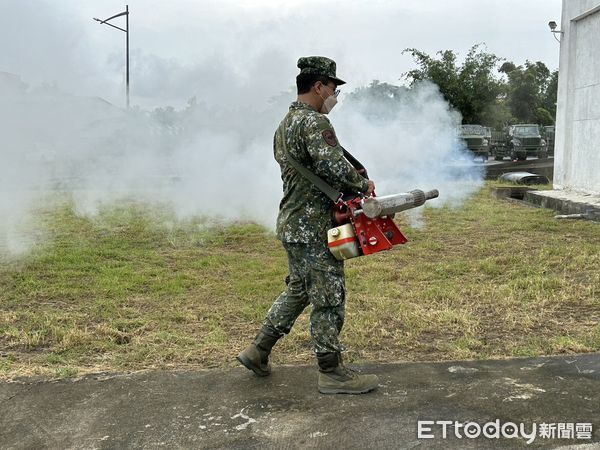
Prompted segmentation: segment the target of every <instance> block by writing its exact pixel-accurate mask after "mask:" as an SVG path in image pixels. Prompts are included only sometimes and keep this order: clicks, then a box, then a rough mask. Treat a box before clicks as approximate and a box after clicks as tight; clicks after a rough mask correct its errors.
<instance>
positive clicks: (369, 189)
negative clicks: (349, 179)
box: [366, 180, 375, 197]
mask: <svg viewBox="0 0 600 450" xmlns="http://www.w3.org/2000/svg"><path fill="white" fill-rule="evenodd" d="M368 186H369V188H368V189H367V192H366V196H367V197H369V196H370V195H371V194H372V193H373V192H374V191H375V183H374V182H373V180H369V181H368Z"/></svg>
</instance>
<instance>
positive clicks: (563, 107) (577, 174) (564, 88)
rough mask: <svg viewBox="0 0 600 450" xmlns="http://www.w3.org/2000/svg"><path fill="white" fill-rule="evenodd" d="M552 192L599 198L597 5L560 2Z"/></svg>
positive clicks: (597, 1)
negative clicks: (554, 190) (574, 192)
mask: <svg viewBox="0 0 600 450" xmlns="http://www.w3.org/2000/svg"><path fill="white" fill-rule="evenodd" d="M560 26H561V30H562V31H563V32H564V33H563V34H562V35H561V36H560V38H561V44H560V67H559V80H558V103H557V112H556V146H555V156H554V187H555V188H557V189H574V190H579V191H586V192H591V193H595V194H600V0H563V11H562V20H561V24H560Z"/></svg>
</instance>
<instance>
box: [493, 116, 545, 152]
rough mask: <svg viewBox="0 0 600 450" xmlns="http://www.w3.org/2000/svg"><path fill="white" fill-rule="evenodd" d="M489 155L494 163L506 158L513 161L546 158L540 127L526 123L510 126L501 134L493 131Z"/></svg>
mask: <svg viewBox="0 0 600 450" xmlns="http://www.w3.org/2000/svg"><path fill="white" fill-rule="evenodd" d="M491 153H492V155H493V156H494V159H495V160H496V161H501V160H503V159H504V158H505V157H507V156H508V157H510V159H512V160H513V161H516V160H519V161H524V160H526V159H527V157H528V156H535V157H538V158H547V157H548V147H547V145H546V141H545V140H544V139H543V138H542V135H541V133H540V127H538V126H537V125H535V124H528V123H526V124H517V125H511V126H509V127H508V128H506V129H505V130H504V131H501V132H497V131H493V132H492V139H491Z"/></svg>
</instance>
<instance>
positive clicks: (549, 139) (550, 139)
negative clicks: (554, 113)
mask: <svg viewBox="0 0 600 450" xmlns="http://www.w3.org/2000/svg"><path fill="white" fill-rule="evenodd" d="M554 132H555V129H554V125H551V126H547V127H544V140H545V141H546V148H547V149H548V155H551V156H554Z"/></svg>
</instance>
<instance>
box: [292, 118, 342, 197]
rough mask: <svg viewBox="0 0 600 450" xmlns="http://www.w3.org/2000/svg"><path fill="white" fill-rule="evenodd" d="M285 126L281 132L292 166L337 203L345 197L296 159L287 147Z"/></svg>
mask: <svg viewBox="0 0 600 450" xmlns="http://www.w3.org/2000/svg"><path fill="white" fill-rule="evenodd" d="M285 128H286V127H285V125H284V126H283V127H281V128H280V133H281V135H282V136H281V142H282V143H283V151H284V152H285V156H286V157H287V159H288V161H289V163H290V164H291V165H292V167H293V168H294V169H296V170H297V171H298V172H300V174H301V175H302V176H303V177H304V178H306V179H307V180H308V181H310V182H311V183H312V184H314V185H315V186H316V187H317V188H318V189H319V190H320V191H321V192H323V194H325V195H326V196H327V197H329V199H330V200H331V201H333V202H336V203H337V202H338V201H339V200H340V199H341V198H342V197H343V193H341V192H339V191H337V190H335V189H334V188H333V187H331V186H330V185H329V184H328V183H326V182H325V181H324V180H323V179H322V178H320V177H318V176H317V175H315V174H314V173H312V172H311V171H310V170H308V169H307V168H306V167H304V166H303V165H302V164H300V163H299V162H298V161H296V160H295V159H294V157H293V156H292V155H291V154H290V152H289V151H288V149H287V143H286V139H285V133H284V131H283V130H285ZM344 152H345V151H344Z"/></svg>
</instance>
